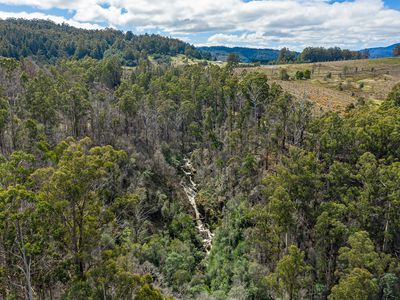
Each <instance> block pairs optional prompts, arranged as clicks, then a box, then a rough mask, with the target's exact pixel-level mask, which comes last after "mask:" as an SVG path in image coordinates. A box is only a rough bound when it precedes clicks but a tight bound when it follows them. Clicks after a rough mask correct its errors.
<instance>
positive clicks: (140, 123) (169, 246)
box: [0, 22, 400, 300]
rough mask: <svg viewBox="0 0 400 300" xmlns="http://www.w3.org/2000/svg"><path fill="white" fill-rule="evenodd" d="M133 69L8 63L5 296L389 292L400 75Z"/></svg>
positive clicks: (394, 292)
mask: <svg viewBox="0 0 400 300" xmlns="http://www.w3.org/2000/svg"><path fill="white" fill-rule="evenodd" d="M17 23H18V22H17ZM61 28H63V27H61ZM68 30H72V29H68V28H66V31H67V32H68ZM107 32H108V31H107ZM110 32H111V31H110ZM105 33H106V32H99V33H98V34H105ZM111 33H114V31H112V32H111ZM93 34H95V33H93ZM115 34H117V33H115ZM117 36H118V34H117ZM2 38H3V36H2ZM21 40H23V39H21ZM88 40H89V41H90V39H86V40H85V41H88ZM111 44H114V42H113V43H111ZM60 45H61V44H60ZM60 49H61V48H60ZM71 55H75V54H72V52H71ZM68 56H69V55H68ZM137 64H138V66H137V67H136V68H134V69H130V70H126V71H125V72H123V71H122V67H121V65H122V62H121V59H120V57H119V56H112V55H110V56H107V57H106V58H104V59H102V60H96V59H93V58H89V57H86V58H82V59H80V60H68V59H66V60H60V61H58V62H57V63H55V64H53V65H44V66H38V64H36V63H35V61H34V60H32V59H20V60H16V59H13V58H1V59H0V87H1V89H0V149H1V158H0V298H4V299H172V298H176V299H291V300H294V299H329V300H342V299H355V300H365V299H399V297H400V293H399V284H400V282H399V278H400V277H399V276H400V269H399V255H400V236H399V233H400V215H399V213H400V201H399V199H400V190H399V182H400V161H399V159H400V86H399V85H398V86H396V87H395V88H394V90H393V92H392V93H391V94H390V95H388V97H387V100H386V101H385V102H384V103H383V104H382V105H380V106H377V105H373V104H369V103H362V102H360V103H359V104H358V105H356V106H355V107H354V108H349V110H348V111H347V112H338V113H334V112H329V111H327V112H318V110H316V109H314V108H313V106H312V104H311V103H308V102H305V101H303V100H301V99H296V98H294V97H293V96H292V95H290V94H288V93H286V92H283V90H282V88H281V87H280V86H279V85H277V84H273V83H272V84H270V83H269V81H268V78H267V76H266V75H265V74H262V73H258V72H252V71H247V72H240V73H239V72H235V71H234V70H233V68H232V65H228V66H226V67H218V66H213V65H209V66H203V65H192V66H181V67H171V66H168V65H155V64H151V63H150V62H149V61H148V60H147V59H144V58H142V59H140V60H139V61H138V63H137ZM193 201H194V203H193Z"/></svg>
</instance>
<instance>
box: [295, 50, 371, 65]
mask: <svg viewBox="0 0 400 300" xmlns="http://www.w3.org/2000/svg"><path fill="white" fill-rule="evenodd" d="M364 57H365V55H363V53H361V52H358V51H350V50H347V49H340V48H338V47H334V48H322V47H320V48H314V47H307V48H305V49H304V50H303V51H302V52H301V54H300V60H301V61H304V62H318V61H338V60H351V59H361V58H364Z"/></svg>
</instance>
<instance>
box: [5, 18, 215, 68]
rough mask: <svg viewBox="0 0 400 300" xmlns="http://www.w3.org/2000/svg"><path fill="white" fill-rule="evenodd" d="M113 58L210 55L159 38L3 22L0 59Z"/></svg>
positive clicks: (45, 23) (128, 60)
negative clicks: (29, 57) (111, 56)
mask: <svg viewBox="0 0 400 300" xmlns="http://www.w3.org/2000/svg"><path fill="white" fill-rule="evenodd" d="M110 54H111V55H119V56H121V57H122V59H123V63H124V64H125V65H128V66H133V65H136V64H137V61H138V60H139V59H140V58H141V57H146V56H147V55H152V54H157V55H170V56H174V55H177V54H185V55H187V56H189V57H194V58H209V54H208V53H203V52H201V51H198V50H196V49H195V48H194V47H193V46H192V45H190V44H187V43H185V42H182V41H180V40H178V39H172V38H166V37H163V36H160V35H148V34H145V35H134V34H132V32H130V31H128V32H126V33H123V32H122V31H119V30H114V29H104V30H84V29H78V28H74V27H71V26H68V25H66V24H62V25H57V24H55V23H53V22H51V21H43V20H33V21H29V20H24V19H7V20H0V56H4V57H11V58H17V59H18V58H22V57H28V56H34V57H35V58H36V59H37V60H41V61H46V62H55V61H56V60H57V59H61V58H74V59H82V58H84V57H91V58H95V59H102V58H103V57H104V56H107V55H110Z"/></svg>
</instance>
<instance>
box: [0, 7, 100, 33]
mask: <svg viewBox="0 0 400 300" xmlns="http://www.w3.org/2000/svg"><path fill="white" fill-rule="evenodd" d="M9 18H17V19H18V18H22V19H27V20H33V19H43V20H50V21H53V22H54V23H57V24H62V23H66V24H68V25H71V26H74V27H78V28H84V29H101V28H102V27H101V26H99V25H97V24H92V23H85V22H77V21H75V20H72V19H65V18H63V17H59V16H53V15H46V14H43V13H37V12H34V13H27V12H17V13H13V12H3V11H0V19H3V20H4V19H9Z"/></svg>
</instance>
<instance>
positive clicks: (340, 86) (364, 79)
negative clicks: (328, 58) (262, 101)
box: [239, 58, 400, 110]
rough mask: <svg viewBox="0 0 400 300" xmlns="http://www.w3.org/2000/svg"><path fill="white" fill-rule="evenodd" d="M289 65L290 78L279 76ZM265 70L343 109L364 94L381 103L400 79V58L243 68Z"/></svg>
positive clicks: (295, 90) (300, 92)
mask: <svg viewBox="0 0 400 300" xmlns="http://www.w3.org/2000/svg"><path fill="white" fill-rule="evenodd" d="M281 69H286V71H287V72H288V74H289V76H290V78H291V79H290V80H289V81H282V80H280V79H279V74H280V70H281ZM307 69H308V70H310V71H311V73H312V75H311V79H310V80H295V79H294V77H295V74H296V72H297V71H305V70H307ZM243 70H247V71H261V72H265V73H266V74H267V75H268V77H269V78H270V81H271V82H277V83H279V84H280V85H281V86H282V87H283V89H285V90H287V91H288V92H290V93H292V94H294V95H295V96H297V97H299V98H303V99H308V100H310V101H312V102H314V103H316V104H317V106H318V107H320V108H322V109H331V110H343V109H345V108H346V107H347V106H348V105H350V104H351V103H355V102H357V101H358V100H359V99H361V98H363V99H364V100H365V101H371V102H374V103H380V102H381V101H383V100H384V99H385V98H386V96H387V94H388V93H389V92H390V90H391V89H392V88H393V86H394V85H395V84H396V83H398V82H400V58H383V59H365V60H351V61H339V62H325V63H314V64H291V65H274V66H260V67H256V68H242V69H239V72H240V71H243Z"/></svg>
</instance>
